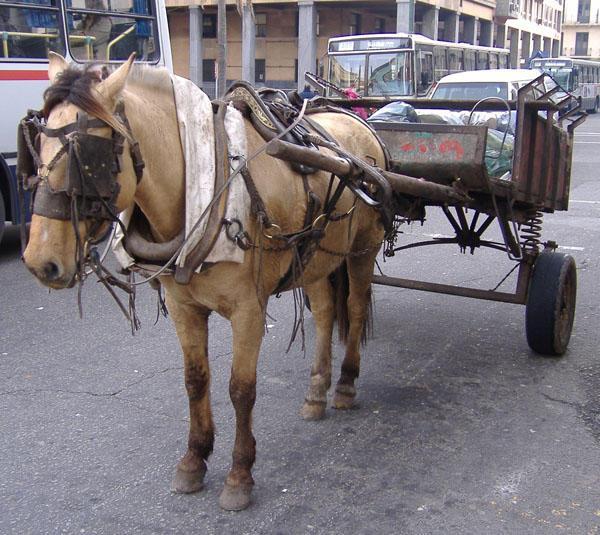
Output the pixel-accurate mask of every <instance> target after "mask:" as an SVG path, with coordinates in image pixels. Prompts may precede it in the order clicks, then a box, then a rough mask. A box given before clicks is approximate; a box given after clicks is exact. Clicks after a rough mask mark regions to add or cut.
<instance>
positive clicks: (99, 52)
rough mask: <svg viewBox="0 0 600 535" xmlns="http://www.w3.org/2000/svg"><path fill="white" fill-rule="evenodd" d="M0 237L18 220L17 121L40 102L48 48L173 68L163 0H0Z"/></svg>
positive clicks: (79, 59)
mask: <svg viewBox="0 0 600 535" xmlns="http://www.w3.org/2000/svg"><path fill="white" fill-rule="evenodd" d="M0 39H1V43H0V45H1V48H0V121H1V122H0V241H1V240H2V234H3V232H4V224H5V221H12V222H13V223H19V222H20V220H21V217H24V218H26V219H27V217H28V215H27V214H20V212H19V203H18V197H17V188H16V179H15V172H14V171H15V165H16V151H17V148H16V139H17V124H18V122H19V120H20V119H21V117H23V116H24V115H25V113H26V112H27V110H28V109H37V108H39V107H40V106H41V105H42V93H43V92H44V90H45V89H46V87H47V86H48V72H47V71H48V60H47V58H48V52H49V51H54V52H58V53H59V54H61V55H63V56H64V57H66V58H67V60H69V61H72V62H76V63H85V62H90V61H101V62H119V61H123V60H125V59H127V58H128V57H129V55H130V54H131V53H132V52H136V53H137V61H141V62H145V63H149V64H155V65H162V66H165V67H167V68H168V69H171V70H172V59H171V45H170V41H169V31H168V26H167V15H166V10H165V4H164V0H9V1H7V0H0Z"/></svg>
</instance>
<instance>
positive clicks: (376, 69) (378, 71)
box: [367, 52, 414, 96]
mask: <svg viewBox="0 0 600 535" xmlns="http://www.w3.org/2000/svg"><path fill="white" fill-rule="evenodd" d="M411 56H412V53H411V52H392V53H386V54H370V55H369V79H368V84H367V93H368V95H370V96H382V95H384V96H385V95H412V94H413V93H414V89H413V74H412V68H411V65H412V61H411V59H410V58H411Z"/></svg>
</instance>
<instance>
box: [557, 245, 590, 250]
mask: <svg viewBox="0 0 600 535" xmlns="http://www.w3.org/2000/svg"><path fill="white" fill-rule="evenodd" d="M558 248H559V249H564V250H565V251H585V247H575V246H571V247H569V246H568V245H559V246H558Z"/></svg>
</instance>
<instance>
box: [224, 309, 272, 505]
mask: <svg viewBox="0 0 600 535" xmlns="http://www.w3.org/2000/svg"><path fill="white" fill-rule="evenodd" d="M264 317H265V315H264V311H263V310H262V309H261V306H260V304H259V303H258V301H256V303H252V304H249V303H245V304H244V305H242V306H241V307H238V310H236V311H235V312H234V313H233V314H232V315H231V318H230V320H231V326H232V329H233V363H232V366H231V378H230V381H229V395H230V397H231V402H232V403H233V407H234V409H235V419H236V428H235V444H234V447H233V456H232V457H233V462H232V466H231V470H230V471H229V474H228V475H227V479H226V481H225V486H224V488H223V492H222V493H221V496H220V498H219V505H220V506H221V507H222V508H223V509H226V510H228V511H240V510H242V509H245V508H246V507H248V505H250V495H251V492H252V487H253V486H254V479H253V478H252V472H251V470H252V465H253V464H254V458H255V454H256V441H255V440H254V435H253V434H252V409H253V408H254V402H255V400H256V364H257V361H258V353H259V351H260V344H261V341H262V337H263V334H264Z"/></svg>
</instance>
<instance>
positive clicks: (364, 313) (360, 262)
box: [332, 251, 377, 409]
mask: <svg viewBox="0 0 600 535" xmlns="http://www.w3.org/2000/svg"><path fill="white" fill-rule="evenodd" d="M376 255H377V251H374V252H372V253H368V254H365V255H361V256H356V257H349V258H348V259H347V267H348V278H349V286H350V288H349V295H348V299H347V306H348V322H349V325H348V335H347V339H346V353H345V356H344V360H343V362H342V372H341V375H340V378H339V380H338V382H337V385H336V387H335V394H334V396H333V403H332V406H333V407H334V408H336V409H349V408H351V407H352V405H353V404H354V398H355V397H356V387H355V386H354V381H355V379H356V378H357V377H358V375H359V372H360V343H361V339H362V336H363V331H364V329H365V328H366V325H367V321H368V319H369V314H370V306H371V277H372V275H373V266H374V264H375V257H376Z"/></svg>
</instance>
